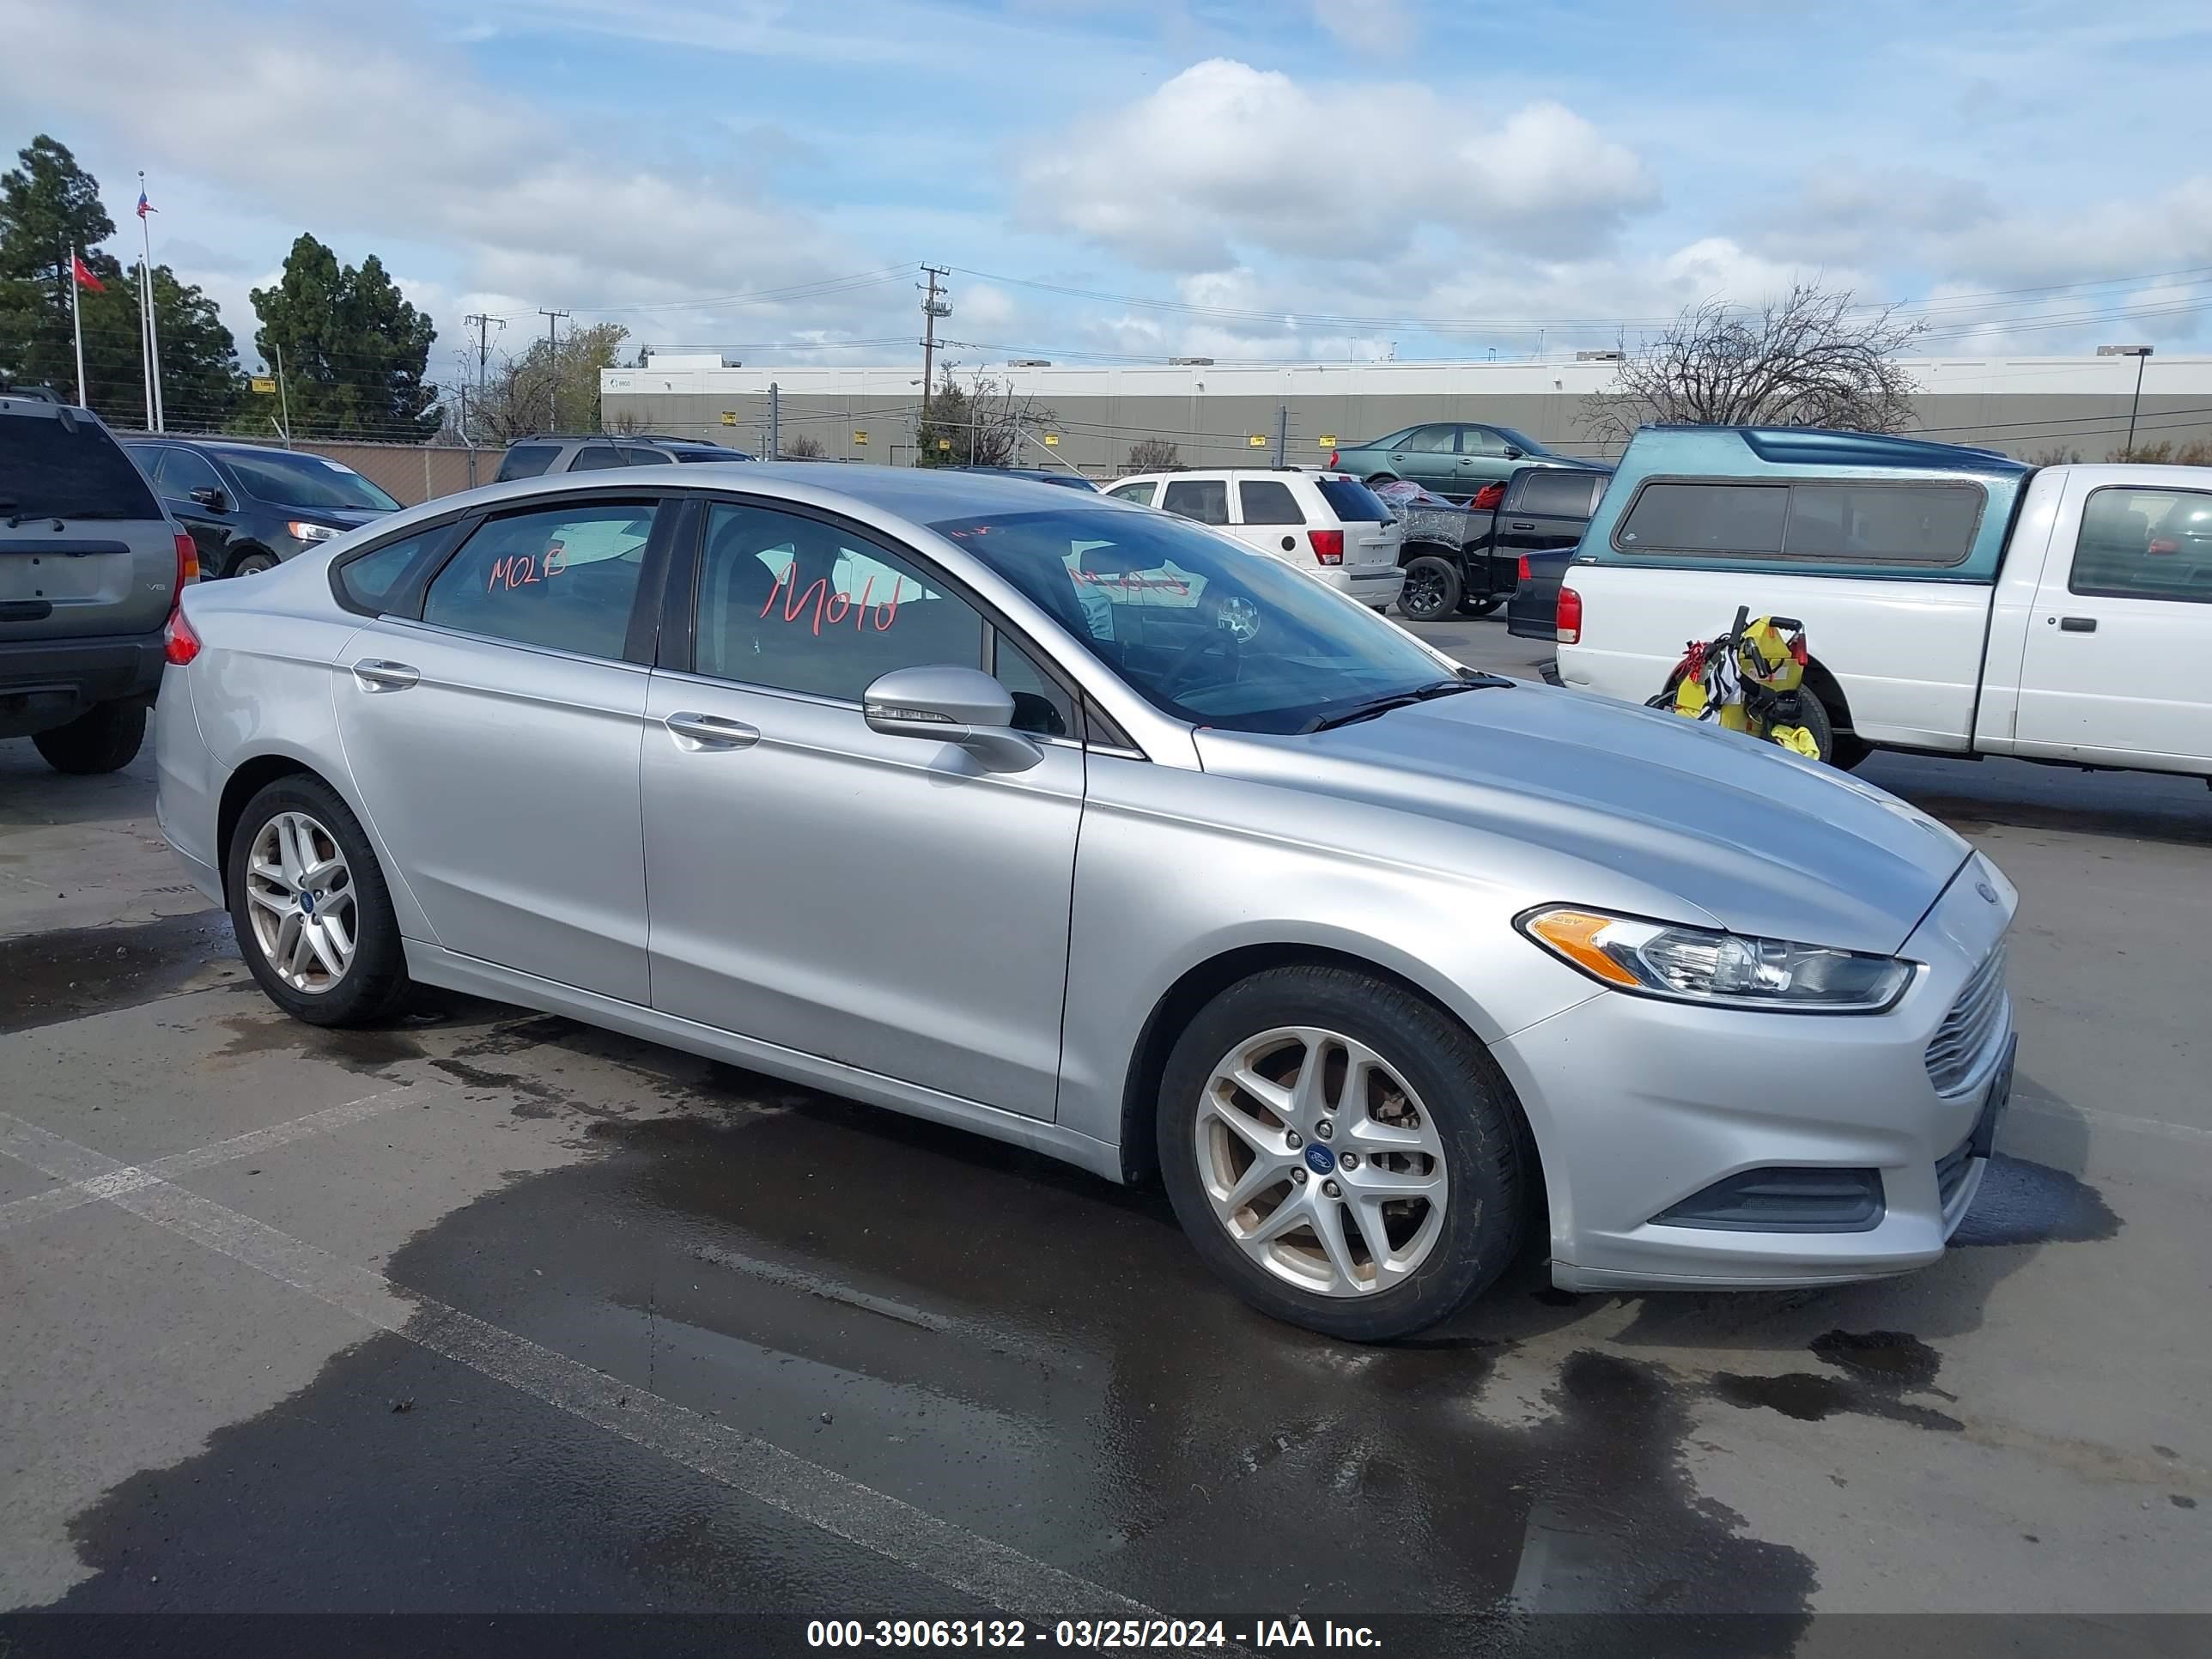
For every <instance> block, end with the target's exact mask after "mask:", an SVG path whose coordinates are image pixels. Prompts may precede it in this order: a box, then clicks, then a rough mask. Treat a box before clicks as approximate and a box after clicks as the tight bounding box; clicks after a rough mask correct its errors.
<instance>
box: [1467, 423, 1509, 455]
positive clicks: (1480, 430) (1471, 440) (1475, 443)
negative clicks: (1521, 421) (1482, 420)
mask: <svg viewBox="0 0 2212 1659" xmlns="http://www.w3.org/2000/svg"><path fill="white" fill-rule="evenodd" d="M1459 453H1461V454H1462V455H1488V456H1491V457H1492V458H1493V459H1498V460H1503V459H1504V458H1505V440H1504V439H1503V438H1501V437H1499V436H1498V435H1497V434H1496V433H1495V432H1492V430H1491V429H1490V428H1488V427H1486V426H1463V427H1462V428H1460V429H1459Z"/></svg>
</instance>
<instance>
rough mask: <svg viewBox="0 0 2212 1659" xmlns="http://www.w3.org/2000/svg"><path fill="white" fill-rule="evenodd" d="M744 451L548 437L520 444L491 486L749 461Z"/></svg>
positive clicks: (680, 441)
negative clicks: (563, 475)
mask: <svg viewBox="0 0 2212 1659" xmlns="http://www.w3.org/2000/svg"><path fill="white" fill-rule="evenodd" d="M751 459H753V458H752V457H751V456H750V455H748V454H746V453H745V452H744V450H742V449H732V448H731V447H729V446H728V445H726V444H710V443H708V442H705V441H702V440H701V439H698V438H663V437H659V436H655V435H647V434H642V433H620V432H617V433H606V432H588V433H582V434H578V435H570V436H567V437H562V436H558V435H553V434H550V433H549V434H548V435H545V436H544V437H538V438H519V439H517V440H516V441H514V442H513V443H511V444H509V445H508V446H507V453H506V454H505V455H504V456H502V457H501V459H500V463H499V475H498V476H497V477H495V478H494V479H493V480H492V482H493V483H507V480H509V479H510V478H534V477H538V475H539V474H540V473H544V472H589V471H592V469H594V468H596V467H603V466H665V465H668V464H669V463H670V462H671V461H750V460H751Z"/></svg>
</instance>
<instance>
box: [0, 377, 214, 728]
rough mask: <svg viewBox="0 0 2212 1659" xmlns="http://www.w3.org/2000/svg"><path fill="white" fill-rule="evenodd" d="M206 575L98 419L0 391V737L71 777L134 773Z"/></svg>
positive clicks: (42, 397)
mask: <svg viewBox="0 0 2212 1659" xmlns="http://www.w3.org/2000/svg"><path fill="white" fill-rule="evenodd" d="M197 574H198V563H197V558H196V556H195V554H194V550H193V545H192V541H191V538H190V537H189V536H186V535H185V534H183V533H182V532H179V530H178V528H177V526H176V525H175V524H174V523H173V522H172V521H171V520H170V519H169V517H168V515H167V513H163V512H162V510H161V504H160V503H159V502H158V501H155V499H154V492H153V491H152V490H151V489H149V488H148V487H147V483H146V479H145V477H144V476H143V474H142V473H141V472H140V471H138V469H137V467H136V466H134V465H131V458H130V457H129V456H128V455H126V454H125V453H123V447H122V446H121V445H120V444H118V443H117V442H116V441H115V439H114V437H113V435H111V434H110V433H109V431H108V430H107V428H106V427H105V426H103V425H101V424H100V417H99V416H96V415H94V414H93V413H92V412H91V411H90V410H82V409H74V408H71V407H70V405H68V404H61V403H57V402H55V401H54V400H53V399H52V397H51V395H49V394H46V393H44V392H40V393H37V394H31V393H25V392H15V391H13V390H11V389H9V388H7V387H5V386H0V738H21V737H28V738H31V739H32V741H33V742H34V743H35V744H37V745H38V748H39V752H40V754H41V755H44V756H45V757H46V759H47V761H48V762H49V763H51V764H52V765H53V766H54V767H56V768H58V769H59V770H61V771H64V772H112V771H113V770H115V769H117V768H118V767H119V766H125V765H128V764H129V763H130V762H131V757H133V756H135V755H137V752H138V745H139V743H140V740H141V739H142V738H143V737H144V735H145V731H146V710H147V708H148V707H149V705H150V704H151V703H152V702H153V700H154V693H155V690H157V689H158V688H159V686H160V684H161V667H162V661H163V655H162V653H163V641H162V630H163V628H164V626H165V625H166V624H167V622H168V619H169V614H170V612H171V611H173V609H174V608H175V605H176V602H177V595H178V593H179V592H180V591H181V590H182V588H183V586H184V585H185V583H186V582H188V581H190V580H192V579H193V577H194V576H196V575H197Z"/></svg>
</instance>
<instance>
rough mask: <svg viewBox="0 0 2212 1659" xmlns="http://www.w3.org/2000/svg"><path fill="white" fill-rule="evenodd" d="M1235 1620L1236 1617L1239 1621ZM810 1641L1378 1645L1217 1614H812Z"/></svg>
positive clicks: (836, 1644) (1361, 1629)
mask: <svg viewBox="0 0 2212 1659" xmlns="http://www.w3.org/2000/svg"><path fill="white" fill-rule="evenodd" d="M1240 1622H1241V1621H1240ZM806 1645H807V1646H809V1647H811V1648H1030V1647H1036V1648H1073V1649H1160V1650H1168V1651H1176V1650H1202V1649H1206V1648H1226V1647H1231V1646H1236V1647H1249V1648H1261V1649H1291V1648H1363V1649H1368V1650H1374V1649H1378V1648H1380V1647H1381V1646H1382V1645H1383V1644H1382V1641H1381V1639H1380V1638H1378V1637H1377V1636H1376V1633H1375V1632H1374V1631H1373V1630H1371V1629H1370V1628H1369V1627H1368V1626H1365V1625H1340V1624H1338V1623H1336V1622H1335V1621H1334V1620H1328V1619H1324V1620H1321V1621H1320V1623H1319V1624H1317V1625H1316V1624H1314V1623H1312V1622H1310V1621H1309V1620H1304V1619H1262V1620H1256V1621H1255V1622H1254V1623H1253V1625H1252V1626H1251V1627H1250V1628H1249V1630H1243V1629H1239V1630H1233V1631H1232V1630H1230V1629H1228V1628H1227V1626H1226V1621H1225V1620H1219V1619H1210V1620H1209V1619H1062V1620H1057V1621H1056V1622H1054V1623H1053V1624H1050V1625H1047V1624H1042V1623H1031V1622H1030V1621H1029V1620H1022V1619H877V1620H859V1619H813V1620H808V1621H807V1625H806Z"/></svg>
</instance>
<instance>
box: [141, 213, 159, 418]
mask: <svg viewBox="0 0 2212 1659" xmlns="http://www.w3.org/2000/svg"><path fill="white" fill-rule="evenodd" d="M141 224H142V225H143V220H142V221H141ZM146 323H147V316H146V264H145V262H144V261H143V260H141V261H139V264H138V378H139V380H141V381H142V382H143V384H144V386H145V388H146V430H147V431H149V432H152V431H154V430H155V425H154V374H153V365H152V359H151V358H150V357H149V356H148V354H147V350H146Z"/></svg>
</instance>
